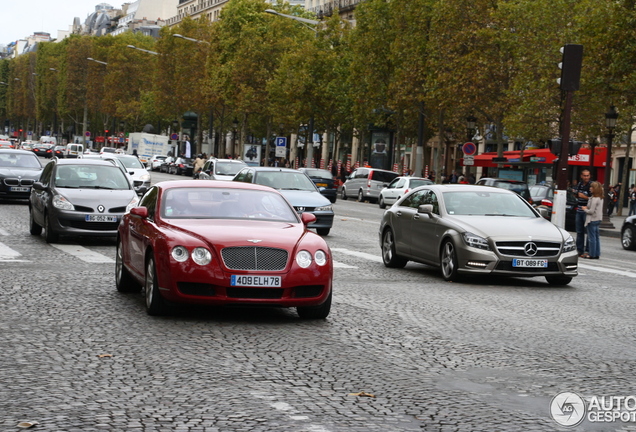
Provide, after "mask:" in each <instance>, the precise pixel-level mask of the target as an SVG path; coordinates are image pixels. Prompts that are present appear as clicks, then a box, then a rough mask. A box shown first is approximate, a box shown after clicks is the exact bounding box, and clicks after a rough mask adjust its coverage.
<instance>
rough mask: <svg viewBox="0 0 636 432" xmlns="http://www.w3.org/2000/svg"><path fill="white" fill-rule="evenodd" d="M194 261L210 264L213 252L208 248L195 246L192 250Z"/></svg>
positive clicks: (200, 263)
mask: <svg viewBox="0 0 636 432" xmlns="http://www.w3.org/2000/svg"><path fill="white" fill-rule="evenodd" d="M192 261H194V262H195V263H197V264H199V265H207V264H210V261H212V254H211V253H210V251H209V250H207V249H206V248H202V247H198V248H194V250H193V251H192Z"/></svg>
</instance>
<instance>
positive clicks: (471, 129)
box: [464, 114, 477, 174]
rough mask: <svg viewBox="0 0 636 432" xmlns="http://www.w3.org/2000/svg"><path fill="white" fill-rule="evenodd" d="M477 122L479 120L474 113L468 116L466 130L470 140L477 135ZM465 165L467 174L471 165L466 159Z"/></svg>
mask: <svg viewBox="0 0 636 432" xmlns="http://www.w3.org/2000/svg"><path fill="white" fill-rule="evenodd" d="M476 122H477V119H476V118H475V116H474V115H472V114H471V115H469V116H468V117H466V130H467V131H468V135H467V138H468V142H472V140H473V137H474V136H475V123H476ZM464 159H465V158H464ZM464 166H466V174H468V173H470V165H466V163H465V161H464Z"/></svg>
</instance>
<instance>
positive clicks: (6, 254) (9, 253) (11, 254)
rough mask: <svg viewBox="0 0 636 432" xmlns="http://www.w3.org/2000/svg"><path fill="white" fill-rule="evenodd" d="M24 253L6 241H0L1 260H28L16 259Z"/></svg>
mask: <svg viewBox="0 0 636 432" xmlns="http://www.w3.org/2000/svg"><path fill="white" fill-rule="evenodd" d="M21 256H22V254H21V253H20V252H18V251H16V250H13V249H11V248H10V247H9V246H7V245H6V244H4V243H0V261H3V262H4V261H11V262H28V261H25V260H16V258H17V257H21Z"/></svg>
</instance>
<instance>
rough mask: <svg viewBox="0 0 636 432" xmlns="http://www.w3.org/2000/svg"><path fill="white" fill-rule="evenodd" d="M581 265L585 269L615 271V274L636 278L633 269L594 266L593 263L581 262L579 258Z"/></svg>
mask: <svg viewBox="0 0 636 432" xmlns="http://www.w3.org/2000/svg"><path fill="white" fill-rule="evenodd" d="M579 267H580V268H584V269H585V270H595V271H600V272H605V273H613V274H619V275H621V276H627V277H631V278H636V273H635V272H632V271H627V270H618V269H613V268H607V267H601V266H593V265H588V264H581V261H580V260H579Z"/></svg>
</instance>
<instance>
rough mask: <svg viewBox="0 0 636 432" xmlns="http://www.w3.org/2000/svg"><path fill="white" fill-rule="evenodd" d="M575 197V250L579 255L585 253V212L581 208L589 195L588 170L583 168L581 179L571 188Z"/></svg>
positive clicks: (584, 205) (585, 204)
mask: <svg viewBox="0 0 636 432" xmlns="http://www.w3.org/2000/svg"><path fill="white" fill-rule="evenodd" d="M573 192H574V194H575V195H576V198H577V210H576V250H577V251H578V253H579V256H581V257H582V256H583V254H584V253H586V250H585V249H586V248H585V246H586V244H585V231H586V227H585V219H586V217H587V213H585V210H583V207H587V201H588V199H589V198H590V196H591V192H590V170H587V169H584V170H583V171H581V180H580V181H579V182H578V183H577V185H576V186H575V187H574V189H573Z"/></svg>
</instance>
